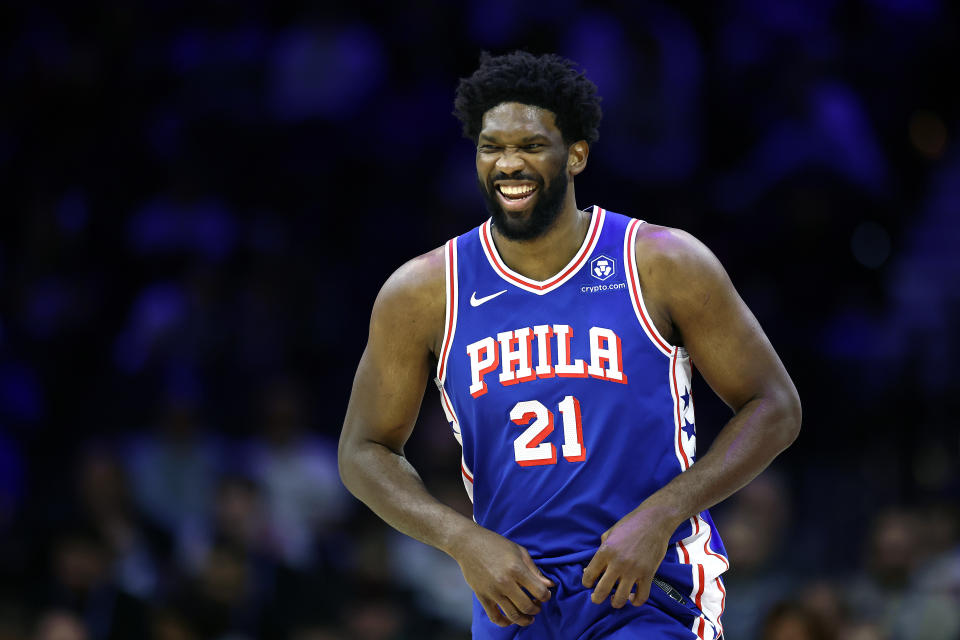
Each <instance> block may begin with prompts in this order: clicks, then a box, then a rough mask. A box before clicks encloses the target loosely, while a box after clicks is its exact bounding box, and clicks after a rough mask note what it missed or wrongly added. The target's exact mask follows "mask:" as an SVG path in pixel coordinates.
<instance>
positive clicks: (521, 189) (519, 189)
mask: <svg viewBox="0 0 960 640" xmlns="http://www.w3.org/2000/svg"><path fill="white" fill-rule="evenodd" d="M494 189H496V191H497V196H498V200H500V204H501V206H502V207H503V208H504V209H506V210H507V211H520V210H521V209H524V208H526V206H527V204H528V203H529V201H530V200H531V198H533V195H534V194H535V193H536V192H537V185H536V184H534V183H530V182H527V183H522V184H503V183H501V184H498V185H496V186H495V187H494Z"/></svg>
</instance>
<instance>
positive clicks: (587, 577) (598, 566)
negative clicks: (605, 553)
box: [582, 552, 606, 589]
mask: <svg viewBox="0 0 960 640" xmlns="http://www.w3.org/2000/svg"><path fill="white" fill-rule="evenodd" d="M605 566H606V563H605V562H604V561H603V560H601V559H600V553H599V552H597V553H595V554H593V557H592V558H590V563H589V564H587V566H586V567H585V568H584V570H583V581H582V582H583V586H585V587H586V588H587V589H590V588H592V587H593V583H594V582H596V581H597V578H598V577H599V576H600V574H601V573H603V569H604V568H605Z"/></svg>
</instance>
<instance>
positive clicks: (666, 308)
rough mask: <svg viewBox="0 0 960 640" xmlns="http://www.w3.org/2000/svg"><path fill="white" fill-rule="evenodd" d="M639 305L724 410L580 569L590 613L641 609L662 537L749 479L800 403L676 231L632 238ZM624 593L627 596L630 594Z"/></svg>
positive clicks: (713, 274) (795, 423) (706, 265)
mask: <svg viewBox="0 0 960 640" xmlns="http://www.w3.org/2000/svg"><path fill="white" fill-rule="evenodd" d="M636 253H637V265H638V271H639V273H640V278H641V281H642V283H643V290H644V298H645V300H649V301H654V303H655V305H649V303H648V307H649V306H655V307H656V308H658V309H660V310H661V314H660V317H661V318H663V319H664V320H662V322H663V321H666V322H669V324H670V326H671V328H672V331H671V337H672V341H673V342H674V343H676V344H682V345H683V346H684V347H685V348H686V349H687V351H688V352H689V354H690V357H691V359H692V360H693V362H694V364H695V365H696V367H697V368H698V369H699V370H700V373H701V374H702V375H703V377H704V379H705V380H706V381H707V383H708V384H709V385H710V387H711V388H712V389H713V390H714V391H715V392H716V394H717V395H718V396H719V397H720V398H721V399H722V400H723V401H724V402H725V403H726V404H727V405H728V406H729V407H730V408H731V409H733V411H734V416H733V418H731V419H730V421H729V422H727V424H726V425H725V426H724V427H723V429H722V430H721V431H720V433H719V434H717V437H716V438H715V440H714V442H713V444H712V445H711V447H710V449H709V450H708V451H707V452H706V454H705V455H703V456H702V457H700V458H699V459H698V460H697V461H696V462H695V463H694V464H693V465H692V466H691V467H690V468H689V469H688V470H687V471H685V472H684V473H681V474H679V475H677V476H676V477H675V478H674V479H673V480H671V481H670V482H669V483H668V484H667V485H666V486H664V487H663V488H662V489H660V490H659V491H657V492H656V493H654V494H653V495H651V496H650V497H649V498H648V499H647V500H645V501H644V502H643V503H642V504H640V505H639V506H638V507H637V508H636V509H634V510H633V511H631V512H630V513H629V514H627V515H625V516H624V517H623V518H621V519H620V521H619V522H617V523H616V524H615V525H614V526H613V527H611V528H610V529H608V530H607V531H606V532H604V533H603V535H602V536H601V545H600V547H599V549H598V550H597V552H596V553H595V554H594V556H593V559H592V560H591V561H590V563H589V564H588V565H587V567H586V568H585V569H584V573H583V584H584V586H586V587H588V588H590V587H593V585H594V583H596V588H595V589H594V592H593V595H592V601H593V602H595V603H597V604H599V603H601V602H603V601H604V600H605V599H606V598H607V595H608V594H610V592H611V591H613V590H614V589H616V590H615V592H614V594H613V598H612V600H611V604H612V605H613V606H614V607H618V608H619V607H622V606H624V605H625V604H626V603H627V602H631V603H632V604H634V605H640V604H643V602H644V601H646V599H647V597H648V596H649V593H650V584H651V581H652V579H653V576H654V573H655V572H656V570H657V567H659V565H660V563H661V562H662V560H663V558H664V555H665V554H666V551H667V544H668V542H669V539H670V536H671V535H672V534H673V532H674V531H675V530H676V529H677V527H679V526H680V524H682V523H683V522H684V521H685V520H687V519H689V518H691V517H693V516H694V515H696V514H697V513H700V512H701V511H703V510H704V509H707V508H709V507H711V506H713V505H714V504H716V503H718V502H720V501H721V500H723V499H725V498H726V497H728V496H729V495H730V494H732V493H734V492H735V491H737V490H738V489H740V488H741V487H743V486H744V485H746V484H747V483H749V482H750V481H751V480H752V479H753V478H755V477H756V476H757V475H758V474H759V473H760V472H761V471H763V470H764V469H765V468H766V467H767V465H769V464H770V462H771V461H772V460H773V459H774V458H775V457H776V456H777V454H779V453H780V452H781V451H783V450H784V449H786V448H787V447H788V446H789V445H790V444H791V443H792V442H793V441H794V440H795V439H796V437H797V434H798V433H799V431H800V417H801V411H800V399H799V397H798V395H797V391H796V388H795V387H794V385H793V382H792V381H791V380H790V376H789V375H788V374H787V371H786V369H785V368H784V366H783V363H782V362H781V361H780V358H779V357H778V356H777V354H776V352H775V351H774V349H773V346H772V345H771V344H770V341H769V340H768V339H767V336H766V335H765V334H764V332H763V330H762V329H761V328H760V324H759V323H758V322H757V320H756V318H755V317H754V316H753V314H752V313H751V312H750V309H748V308H747V306H746V304H744V302H743V300H741V299H740V296H739V295H738V294H737V292H736V290H735V289H734V287H733V284H732V283H731V282H730V279H729V277H728V276H727V273H726V271H725V270H724V269H723V267H722V266H721V264H720V262H719V261H718V260H717V258H716V257H715V256H714V255H713V254H712V253H711V252H710V250H709V249H707V248H706V247H705V246H704V245H703V244H702V243H701V242H699V241H698V240H696V239H695V238H693V237H692V236H691V235H689V234H687V233H685V232H683V231H679V230H676V229H667V228H661V229H659V230H657V231H655V232H653V233H648V234H645V235H644V236H642V237H638V242H637V247H636ZM631 592H632V593H631Z"/></svg>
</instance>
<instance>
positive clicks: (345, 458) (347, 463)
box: [337, 433, 356, 495]
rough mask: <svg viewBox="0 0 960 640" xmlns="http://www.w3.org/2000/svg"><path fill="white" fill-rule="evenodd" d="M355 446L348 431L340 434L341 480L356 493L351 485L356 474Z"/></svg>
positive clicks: (338, 457)
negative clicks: (348, 435) (347, 433)
mask: <svg viewBox="0 0 960 640" xmlns="http://www.w3.org/2000/svg"><path fill="white" fill-rule="evenodd" d="M353 449H354V446H353V443H352V441H351V439H350V438H349V437H347V435H346V433H341V434H340V443H339V444H338V445H337V469H338V470H339V472H340V482H342V483H343V486H345V487H346V488H347V490H348V491H349V492H350V493H353V494H354V495H356V492H355V491H354V489H353V487H352V486H351V484H352V481H353V475H354V468H353V467H354V458H355V452H354V450H353Z"/></svg>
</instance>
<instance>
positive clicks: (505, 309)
mask: <svg viewBox="0 0 960 640" xmlns="http://www.w3.org/2000/svg"><path fill="white" fill-rule="evenodd" d="M642 224H644V223H643V222H642V221H639V220H634V219H632V218H628V217H626V216H623V215H620V214H616V213H612V212H608V211H605V210H603V209H601V208H600V207H593V209H592V217H591V222H590V227H589V230H588V232H587V235H586V238H585V239H584V242H583V245H582V246H581V247H580V249H579V251H578V252H577V254H576V255H575V256H574V257H573V258H572V259H571V261H570V263H569V264H567V266H566V267H564V268H563V269H562V270H561V271H560V272H559V273H557V274H556V275H555V276H553V277H552V278H550V279H548V280H545V281H535V280H531V279H530V278H527V277H524V276H523V275H520V274H519V273H516V272H514V271H512V270H511V269H510V268H509V267H507V266H506V265H505V264H504V262H503V261H502V260H501V258H500V256H499V255H498V253H497V249H496V247H495V246H494V243H493V236H492V234H491V221H490V220H488V221H487V222H485V223H484V224H482V225H481V226H480V227H478V228H476V229H474V230H472V231H470V232H468V233H466V234H464V235H462V236H459V237H457V238H454V239H452V240H450V241H449V242H448V243H447V244H446V247H445V251H446V282H447V303H446V309H447V310H446V320H445V323H446V324H445V331H444V338H443V343H442V348H441V352H440V358H439V361H438V365H437V380H436V382H437V386H438V387H439V389H440V395H441V402H442V404H443V409H444V412H445V413H446V416H447V419H448V420H449V421H450V424H451V428H452V429H453V432H454V435H455V437H456V438H457V440H458V441H459V442H460V444H461V445H462V448H463V457H462V460H461V471H462V474H463V481H464V486H465V487H466V489H467V493H468V494H469V495H470V498H471V500H472V501H473V512H474V519H475V520H476V522H477V523H478V524H480V525H481V526H483V527H486V528H488V529H491V530H493V531H495V532H497V533H499V534H501V535H503V536H504V537H506V538H508V539H510V540H513V541H514V542H516V543H518V544H520V545H522V546H524V547H525V548H526V549H528V550H529V552H530V555H531V556H532V557H533V559H534V561H535V562H536V563H537V564H539V565H541V566H548V565H560V564H575V563H582V564H585V563H586V562H588V561H589V559H590V558H591V557H592V556H593V554H594V553H595V551H596V549H597V547H598V546H599V544H600V535H601V534H602V533H603V532H604V531H606V530H607V529H608V528H610V527H611V526H612V525H613V524H614V523H616V522H617V521H618V520H619V519H620V518H621V517H623V516H624V515H626V514H627V513H629V512H630V511H632V510H633V509H635V508H636V507H637V506H638V505H639V504H640V503H641V502H643V501H644V499H646V498H647V497H648V496H650V495H651V494H653V493H654V492H655V491H657V490H658V489H659V488H661V487H663V486H664V485H665V484H667V483H668V482H669V481H670V480H671V479H672V478H673V477H675V476H676V475H677V474H679V473H682V472H683V471H685V470H686V469H688V468H689V467H690V465H691V464H693V462H694V459H695V455H696V430H695V426H694V410H693V396H692V392H691V381H692V375H691V364H690V359H689V357H688V355H687V353H686V351H685V350H684V349H683V348H680V347H675V346H673V345H671V344H669V343H668V342H667V341H666V340H665V339H664V338H663V337H662V336H661V335H660V334H659V332H658V331H657V329H656V327H655V325H654V324H653V322H651V320H650V316H649V314H648V313H647V312H646V309H645V307H644V302H643V296H642V293H641V291H640V282H639V279H638V278H637V274H636V266H635V257H634V246H635V240H636V236H637V232H638V230H639V228H640V227H641V225H642ZM727 567H728V563H727V559H726V553H725V551H724V548H723V544H722V542H721V541H720V538H719V536H718V535H717V533H716V531H715V528H714V525H713V522H712V520H711V518H710V515H709V513H708V512H706V511H704V512H702V513H700V514H698V515H697V516H695V517H693V518H691V519H690V520H688V521H687V522H686V523H684V524H683V525H682V526H680V527H679V528H678V529H677V531H676V532H675V533H674V534H673V536H672V538H671V540H670V547H669V548H668V551H667V555H666V557H665V558H664V560H663V563H662V564H661V566H660V568H659V570H658V572H657V573H658V575H659V576H660V577H662V578H663V579H664V580H665V581H667V582H669V583H670V584H672V585H674V586H675V587H676V588H677V589H678V590H680V591H681V592H682V593H685V594H686V595H688V596H689V598H690V599H691V601H693V602H695V603H696V605H697V608H698V609H699V610H700V611H701V612H702V613H703V615H702V616H701V617H700V619H699V620H697V621H696V622H695V623H694V628H693V629H692V630H693V631H694V633H696V634H697V635H699V636H700V637H715V636H716V635H717V634H718V633H719V617H720V614H721V612H722V610H723V599H724V590H723V584H722V582H721V580H720V575H721V574H722V573H723V572H724V571H725V570H726V569H727ZM711 632H712V633H711Z"/></svg>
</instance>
